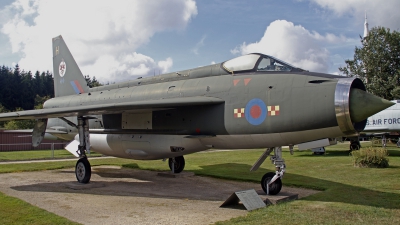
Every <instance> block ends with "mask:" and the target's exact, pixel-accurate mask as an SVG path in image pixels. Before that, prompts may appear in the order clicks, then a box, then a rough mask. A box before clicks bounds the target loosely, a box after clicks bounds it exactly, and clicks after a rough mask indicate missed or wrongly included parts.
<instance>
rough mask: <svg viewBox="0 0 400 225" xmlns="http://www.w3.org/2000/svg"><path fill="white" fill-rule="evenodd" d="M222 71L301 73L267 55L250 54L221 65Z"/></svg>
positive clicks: (297, 69) (298, 69)
mask: <svg viewBox="0 0 400 225" xmlns="http://www.w3.org/2000/svg"><path fill="white" fill-rule="evenodd" d="M222 66H223V67H224V69H226V70H227V71H229V72H247V71H274V72H276V71H284V72H295V71H296V72H301V71H304V70H303V69H300V68H296V67H294V66H292V65H290V64H289V63H286V62H284V61H282V60H279V59H276V58H274V57H272V56H269V55H263V54H258V53H252V54H248V55H243V56H239V57H237V58H234V59H231V60H228V61H226V62H224V63H223V64H222Z"/></svg>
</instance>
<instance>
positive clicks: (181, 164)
mask: <svg viewBox="0 0 400 225" xmlns="http://www.w3.org/2000/svg"><path fill="white" fill-rule="evenodd" d="M168 165H169V169H170V170H171V171H172V158H169V160H168ZM184 168H185V158H183V156H178V157H175V166H174V173H180V172H182V170H183V169H184Z"/></svg>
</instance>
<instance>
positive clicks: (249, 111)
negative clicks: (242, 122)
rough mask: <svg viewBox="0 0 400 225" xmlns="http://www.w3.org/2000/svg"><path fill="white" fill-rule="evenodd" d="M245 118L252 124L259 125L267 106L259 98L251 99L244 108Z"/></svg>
mask: <svg viewBox="0 0 400 225" xmlns="http://www.w3.org/2000/svg"><path fill="white" fill-rule="evenodd" d="M244 114H245V117H246V120H247V121H248V122H249V123H250V124H252V125H260V124H261V123H262V122H264V120H265V118H266V117H267V106H265V103H264V102H263V100H261V99H259V98H253V99H251V100H250V101H249V102H248V103H247V105H246V109H245V110H244Z"/></svg>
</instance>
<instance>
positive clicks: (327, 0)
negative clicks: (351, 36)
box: [310, 0, 400, 30]
mask: <svg viewBox="0 0 400 225" xmlns="http://www.w3.org/2000/svg"><path fill="white" fill-rule="evenodd" d="M310 1H311V2H314V3H315V4H317V5H318V6H320V7H322V8H324V9H328V10H331V11H333V12H334V13H335V14H336V15H337V16H339V17H341V16H344V15H346V16H347V15H350V16H352V17H354V18H355V19H356V21H358V22H361V20H362V21H364V13H365V11H366V12H367V14H368V23H369V24H370V27H371V25H372V26H383V27H389V28H390V29H392V30H399V29H400V24H399V21H400V14H399V12H398V11H399V8H400V1H399V0H385V1H378V0H345V1H333V0H310Z"/></svg>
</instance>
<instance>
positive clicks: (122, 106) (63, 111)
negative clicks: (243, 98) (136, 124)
mask: <svg viewBox="0 0 400 225" xmlns="http://www.w3.org/2000/svg"><path fill="white" fill-rule="evenodd" d="M224 102H225V101H224V100H222V99H219V98H214V97H206V96H196V97H183V98H171V99H157V100H146V101H136V102H122V103H109V104H96V105H81V106H71V107H62V108H49V109H38V110H27V111H18V112H10V113H2V114H0V121H7V120H24V119H42V118H57V117H68V116H86V115H99V114H112V113H118V112H122V111H135V110H137V111H158V110H162V109H165V108H176V107H180V106H195V105H213V104H222V103H224Z"/></svg>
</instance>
